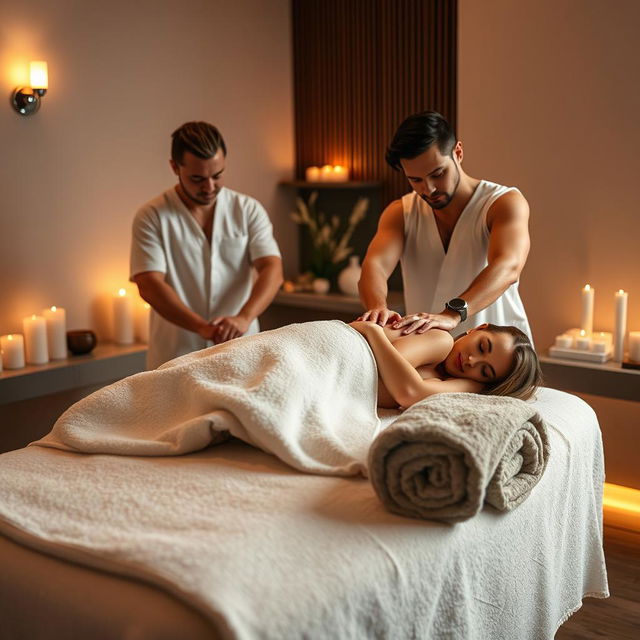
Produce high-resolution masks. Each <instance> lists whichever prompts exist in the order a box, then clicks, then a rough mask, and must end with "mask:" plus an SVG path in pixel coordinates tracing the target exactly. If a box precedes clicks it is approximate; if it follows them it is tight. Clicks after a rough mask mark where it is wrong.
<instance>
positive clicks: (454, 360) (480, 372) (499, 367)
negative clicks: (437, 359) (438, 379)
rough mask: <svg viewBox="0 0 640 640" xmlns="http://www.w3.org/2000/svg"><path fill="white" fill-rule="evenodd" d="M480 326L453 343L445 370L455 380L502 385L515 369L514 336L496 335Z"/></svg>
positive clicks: (506, 334) (446, 360) (446, 359)
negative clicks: (465, 379)
mask: <svg viewBox="0 0 640 640" xmlns="http://www.w3.org/2000/svg"><path fill="white" fill-rule="evenodd" d="M485 326H486V325H480V326H479V327H476V328H475V329H472V330H471V331H470V332H469V333H468V334H466V335H464V336H461V337H460V338H458V339H457V340H456V341H455V342H454V343H453V348H452V349H451V353H449V355H448V356H447V357H446V358H445V361H444V368H445V371H446V372H447V374H448V375H450V376H452V377H454V378H468V379H469V380H476V381H477V382H481V383H483V384H492V383H494V382H499V381H500V380H503V379H504V378H506V377H507V375H508V374H509V373H510V371H511V368H512V366H513V337H512V336H510V335H509V334H508V333H502V332H499V333H493V332H491V331H487V330H486V329H485V328H484V327H485Z"/></svg>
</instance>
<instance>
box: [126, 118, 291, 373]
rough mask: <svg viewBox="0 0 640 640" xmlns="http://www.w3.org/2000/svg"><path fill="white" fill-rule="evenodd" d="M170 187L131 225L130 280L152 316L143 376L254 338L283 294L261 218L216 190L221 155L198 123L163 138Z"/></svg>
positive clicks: (210, 132)
mask: <svg viewBox="0 0 640 640" xmlns="http://www.w3.org/2000/svg"><path fill="white" fill-rule="evenodd" d="M172 138H173V141H172V145H171V160H170V164H171V168H172V169H173V172H174V173H175V174H176V176H177V177H178V184H177V185H176V186H175V187H173V188H172V189H169V190H168V191H165V192H164V193H163V194H161V195H160V196H158V197H157V198H154V199H153V200H151V201H150V202H148V203H147V204H145V205H144V206H143V207H142V208H141V209H140V210H139V211H138V212H137V214H136V216H135V219H134V222H133V232H132V242H131V269H130V279H131V280H132V281H133V282H135V283H136V284H137V285H138V290H139V291H140V295H141V296H142V298H143V299H144V300H146V301H147V302H148V303H149V304H150V305H151V308H152V312H151V321H150V335H149V351H148V356H147V367H148V368H150V369H153V368H156V367H158V366H159V365H161V364H162V363H164V362H167V361H168V360H172V359H173V358H176V357H178V356H181V355H184V354H186V353H189V352H191V351H196V350H198V349H203V348H204V347H207V346H210V345H211V344H212V343H215V344H219V343H222V342H225V341H227V340H231V339H232V338H237V337H239V336H242V335H245V334H252V333H257V332H258V331H259V326H258V321H257V318H258V316H259V315H260V314H261V313H262V312H263V311H264V310H265V309H266V308H267V307H268V306H269V304H270V303H271V301H272V300H273V298H274V296H275V294H276V293H277V291H278V289H279V287H280V285H281V284H282V261H281V259H280V251H279V250H278V245H277V243H276V241H275V239H274V237H273V230H272V226H271V222H270V221H269V217H268V215H267V213H266V211H265V210H264V208H263V207H262V205H261V204H260V203H259V202H257V201H256V200H254V199H253V198H251V197H249V196H246V195H243V194H241V193H237V192H235V191H232V190H231V189H228V188H226V187H223V185H222V177H223V173H224V169H225V163H226V153H227V150H226V146H225V143H224V140H223V138H222V136H221V135H220V132H219V131H218V130H217V129H216V128H215V127H214V126H213V125H210V124H208V123H206V122H187V123H186V124H184V125H182V126H181V127H180V128H179V129H177V130H176V131H174V133H173V134H172Z"/></svg>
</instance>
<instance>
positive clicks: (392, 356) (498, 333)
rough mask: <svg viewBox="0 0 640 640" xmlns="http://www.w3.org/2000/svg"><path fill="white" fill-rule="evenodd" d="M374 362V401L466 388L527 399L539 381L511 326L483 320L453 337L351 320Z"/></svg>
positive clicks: (528, 350)
mask: <svg viewBox="0 0 640 640" xmlns="http://www.w3.org/2000/svg"><path fill="white" fill-rule="evenodd" d="M350 326H351V327H352V328H354V329H355V330H356V331H358V332H359V333H360V334H362V335H363V336H364V337H365V338H366V340H367V342H368V343H369V346H370V347H371V350H372V351H373V354H374V356H375V359H376V363H377V365H378V375H379V381H378V382H379V384H378V406H380V407H383V408H387V409H397V408H398V407H399V406H400V407H409V406H411V405H412V404H415V403H416V402H418V401H419V400H422V399H423V398H426V397H427V396H430V395H434V394H436V393H448V392H470V393H483V394H492V395H498V396H511V397H513V398H520V399H522V400H526V399H528V398H530V397H531V395H532V394H533V393H534V391H535V389H536V387H538V386H539V385H540V384H541V381H542V373H541V370H540V364H539V362H538V357H537V355H536V352H535V351H534V349H533V347H532V345H531V342H530V341H529V338H528V337H527V336H526V335H525V334H524V333H523V332H522V331H520V330H519V329H516V328H515V327H500V326H497V325H493V324H482V325H480V326H478V327H476V328H475V329H471V330H470V331H468V332H467V333H466V334H463V335H461V336H460V337H458V338H457V339H455V340H454V338H453V337H452V336H451V334H450V333H447V332H446V331H442V330H440V329H432V330H431V331H427V332H425V333H421V334H416V333H413V334H410V335H402V329H392V328H391V327H390V326H386V327H381V326H380V325H378V324H375V323H373V322H364V321H356V322H352V323H350Z"/></svg>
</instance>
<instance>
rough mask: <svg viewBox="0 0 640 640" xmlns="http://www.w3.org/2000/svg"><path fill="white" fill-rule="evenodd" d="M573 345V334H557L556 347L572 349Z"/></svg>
mask: <svg viewBox="0 0 640 640" xmlns="http://www.w3.org/2000/svg"><path fill="white" fill-rule="evenodd" d="M572 346H573V336H570V335H568V334H566V333H563V334H561V335H559V336H556V347H560V348H562V349H571V347H572Z"/></svg>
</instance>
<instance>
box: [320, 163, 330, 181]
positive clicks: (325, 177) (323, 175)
mask: <svg viewBox="0 0 640 640" xmlns="http://www.w3.org/2000/svg"><path fill="white" fill-rule="evenodd" d="M319 179H320V180H321V181H322V182H332V181H333V167H332V166H331V165H330V164H325V165H324V166H323V167H322V168H321V169H320V175H319Z"/></svg>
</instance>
